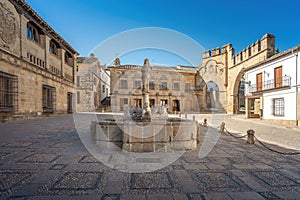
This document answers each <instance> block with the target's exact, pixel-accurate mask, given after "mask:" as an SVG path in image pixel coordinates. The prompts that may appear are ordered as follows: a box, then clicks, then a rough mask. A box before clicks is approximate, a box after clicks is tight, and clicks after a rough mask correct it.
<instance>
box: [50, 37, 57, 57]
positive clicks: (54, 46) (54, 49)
mask: <svg viewBox="0 0 300 200" xmlns="http://www.w3.org/2000/svg"><path fill="white" fill-rule="evenodd" d="M58 48H59V45H58V44H57V43H56V42H55V41H54V40H50V46H49V52H50V53H52V54H54V55H56V56H58Z"/></svg>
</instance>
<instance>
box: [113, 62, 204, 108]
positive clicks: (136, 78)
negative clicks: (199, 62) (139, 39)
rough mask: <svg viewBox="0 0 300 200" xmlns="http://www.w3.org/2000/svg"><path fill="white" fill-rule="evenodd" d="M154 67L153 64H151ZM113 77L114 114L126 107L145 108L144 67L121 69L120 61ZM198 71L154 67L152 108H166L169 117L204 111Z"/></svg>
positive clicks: (178, 67) (151, 83) (151, 76)
mask: <svg viewBox="0 0 300 200" xmlns="http://www.w3.org/2000/svg"><path fill="white" fill-rule="evenodd" d="M150 66H151V63H150ZM108 69H109V70H110V74H111V106H112V111H116V112H119V111H123V108H124V106H125V105H128V106H131V107H141V108H142V107H143V105H144V102H143V100H142V99H143V97H142V96H143V94H142V80H141V77H142V72H141V70H142V66H138V65H121V63H120V60H119V58H116V59H115V61H114V66H110V67H108ZM197 69H198V68H196V67H189V66H177V67H166V66H151V70H150V76H149V100H150V101H149V103H150V107H151V108H153V107H155V106H166V107H167V109H168V112H169V113H176V112H185V113H186V112H197V111H200V110H201V109H203V108H204V105H203V104H202V102H205V101H203V100H204V99H200V98H203V97H204V95H203V92H205V89H204V88H203V87H201V85H200V84H201V82H202V80H201V77H198V75H199V73H198V72H197Z"/></svg>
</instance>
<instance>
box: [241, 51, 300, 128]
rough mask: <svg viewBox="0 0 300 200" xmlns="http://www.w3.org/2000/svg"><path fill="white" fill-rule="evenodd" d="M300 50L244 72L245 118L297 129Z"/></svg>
mask: <svg viewBox="0 0 300 200" xmlns="http://www.w3.org/2000/svg"><path fill="white" fill-rule="evenodd" d="M299 52H300V46H297V47H294V48H292V49H289V50H287V51H284V52H282V53H278V54H276V55H274V56H272V57H270V58H269V59H267V60H265V61H263V62H260V63H258V64H256V65H253V66H251V67H250V68H248V69H247V70H246V71H245V74H244V78H245V83H246V84H245V96H246V108H247V109H246V115H247V117H248V118H255V117H256V118H259V117H260V118H261V119H263V120H272V121H275V122H276V123H282V124H286V125H289V126H293V125H298V120H299V106H298V105H299V99H300V97H299V92H298V90H299V89H298V87H296V86H298V85H299V82H300V68H299V65H300V60H299V56H298V54H299Z"/></svg>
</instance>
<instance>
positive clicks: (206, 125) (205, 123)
mask: <svg viewBox="0 0 300 200" xmlns="http://www.w3.org/2000/svg"><path fill="white" fill-rule="evenodd" d="M202 126H204V127H208V124H207V119H206V118H204V120H203V124H202Z"/></svg>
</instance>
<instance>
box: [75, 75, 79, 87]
mask: <svg viewBox="0 0 300 200" xmlns="http://www.w3.org/2000/svg"><path fill="white" fill-rule="evenodd" d="M76 78H77V80H76V86H77V87H80V76H77V77H76Z"/></svg>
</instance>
